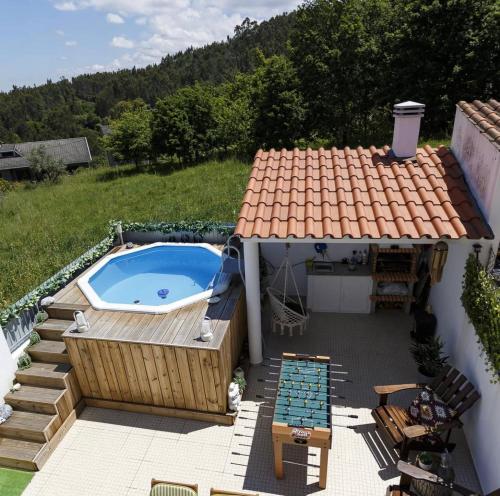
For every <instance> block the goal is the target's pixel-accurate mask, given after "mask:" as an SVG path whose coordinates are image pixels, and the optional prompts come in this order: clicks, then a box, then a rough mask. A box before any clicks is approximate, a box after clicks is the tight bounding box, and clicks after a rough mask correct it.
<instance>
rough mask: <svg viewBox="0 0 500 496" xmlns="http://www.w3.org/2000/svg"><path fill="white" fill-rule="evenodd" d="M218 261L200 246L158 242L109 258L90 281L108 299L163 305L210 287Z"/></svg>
mask: <svg viewBox="0 0 500 496" xmlns="http://www.w3.org/2000/svg"><path fill="white" fill-rule="evenodd" d="M220 263H221V260H220V257H219V256H218V255H217V254H216V253H213V252H211V251H210V250H208V249H206V248H203V247H197V246H174V245H164V246H157V247H154V248H149V249H146V250H142V251H137V252H133V253H129V254H125V255H123V256H120V257H118V258H114V259H112V260H109V261H108V262H107V264H106V265H105V266H104V267H102V268H101V269H100V270H98V271H97V272H96V273H95V274H94V275H93V276H91V277H90V279H89V284H90V286H91V287H92V289H93V290H94V291H95V292H96V293H97V295H98V296H99V297H100V298H101V300H103V301H105V302H108V303H122V304H129V305H130V304H135V305H152V306H156V305H166V304H170V303H174V302H176V301H179V300H182V299H184V298H188V297H190V296H193V295H195V294H197V293H201V292H203V291H206V290H208V289H210V288H211V287H213V285H214V278H215V279H216V274H218V272H219V269H220ZM215 282H217V281H215ZM162 290H165V291H162ZM162 296H163V297H162Z"/></svg>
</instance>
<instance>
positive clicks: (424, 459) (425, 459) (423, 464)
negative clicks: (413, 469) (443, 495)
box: [417, 451, 433, 471]
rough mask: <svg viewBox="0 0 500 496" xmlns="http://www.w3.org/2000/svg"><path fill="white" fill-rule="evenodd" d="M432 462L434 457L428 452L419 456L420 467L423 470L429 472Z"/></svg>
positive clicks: (423, 452)
mask: <svg viewBox="0 0 500 496" xmlns="http://www.w3.org/2000/svg"><path fill="white" fill-rule="evenodd" d="M432 462H433V459H432V455H431V454H430V453H428V452H427V451H422V453H419V454H418V456H417V463H418V466H419V467H420V468H421V469H422V470H427V471H429V470H430V469H431V468H432Z"/></svg>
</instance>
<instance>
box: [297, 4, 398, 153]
mask: <svg viewBox="0 0 500 496" xmlns="http://www.w3.org/2000/svg"><path fill="white" fill-rule="evenodd" d="M390 19H391V5H390V2H389V0H345V1H338V0H308V1H306V2H305V3H304V4H303V5H302V6H301V7H299V9H298V12H297V21H296V24H295V28H294V30H293V31H292V35H291V46H292V50H291V56H292V60H293V62H294V64H295V67H296V68H297V73H298V77H299V79H300V82H301V90H302V93H303V95H304V98H305V101H306V102H307V104H308V115H307V126H306V127H307V130H308V132H309V134H310V135H312V136H313V137H314V136H318V135H319V136H322V137H329V138H331V139H332V141H334V142H335V143H336V144H337V145H340V146H342V145H349V144H351V145H355V144H357V143H358V142H359V141H363V142H365V143H366V142H367V141H368V140H371V139H373V138H374V136H373V134H378V133H379V132H380V130H381V129H383V127H384V125H387V124H385V123H384V117H381V116H383V115H384V109H385V106H386V105H387V104H389V103H390V98H389V99H388V98H387V95H386V93H385V88H386V85H387V69H386V68H387V57H386V53H385V38H386V36H387V33H388V32H389V31H390V30H391V29H392V27H390V28H389V26H391V22H390ZM374 131H375V132H374Z"/></svg>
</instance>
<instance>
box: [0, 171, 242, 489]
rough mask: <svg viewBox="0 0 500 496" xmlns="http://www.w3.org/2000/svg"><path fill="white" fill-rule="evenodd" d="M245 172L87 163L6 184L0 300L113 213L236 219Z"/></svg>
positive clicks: (78, 247) (28, 283)
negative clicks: (47, 179)
mask: <svg viewBox="0 0 500 496" xmlns="http://www.w3.org/2000/svg"><path fill="white" fill-rule="evenodd" d="M249 172H250V165H248V164H243V163H241V162H237V161H224V162H207V163H205V164H202V165H198V166H196V167H191V168H187V169H184V170H179V171H175V172H171V173H169V172H168V170H167V169H165V170H162V169H151V170H146V171H143V172H137V171H136V170H135V169H134V167H132V166H124V167H120V168H119V169H110V168H102V169H90V170H89V169H86V170H80V171H79V172H78V173H77V174H76V175H74V176H68V177H65V178H64V179H63V181H62V182H61V183H60V184H56V185H40V186H37V187H36V188H34V189H28V188H24V187H21V188H19V189H17V190H16V191H14V192H10V193H9V194H8V195H7V196H6V197H5V198H4V200H3V201H1V203H0V308H2V307H4V306H6V305H8V304H10V303H13V302H14V301H16V300H17V299H19V298H20V297H21V296H23V295H24V294H25V293H26V292H27V291H29V290H31V289H32V288H34V287H36V286H37V285H38V284H40V283H41V282H43V281H44V280H45V279H46V278H47V277H49V276H50V275H52V274H53V273H54V272H56V271H57V270H59V269H60V268H61V267H63V266H64V265H66V264H67V263H69V262H70V261H71V260H73V259H75V258H76V257H78V256H79V255H80V254H82V253H83V252H84V251H85V250H87V249H88V248H90V247H91V246H93V245H94V244H95V243H97V242H98V241H100V240H101V239H102V238H103V237H104V235H105V234H106V229H107V224H108V221H110V220H112V219H122V220H126V221H176V220H217V221H234V220H235V219H236V217H237V215H238V212H239V208H240V204H241V199H242V197H243V193H244V190H245V187H246V183H247V180H248V174H249ZM0 494H2V496H3V493H1V492H0Z"/></svg>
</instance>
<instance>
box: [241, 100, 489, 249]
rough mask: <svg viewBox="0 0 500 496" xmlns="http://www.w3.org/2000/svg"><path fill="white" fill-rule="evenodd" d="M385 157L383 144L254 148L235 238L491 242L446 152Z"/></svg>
mask: <svg viewBox="0 0 500 496" xmlns="http://www.w3.org/2000/svg"><path fill="white" fill-rule="evenodd" d="M488 109H489V107H488ZM490 114H491V112H490ZM388 152H389V148H388V147H384V148H383V149H377V148H375V147H370V148H369V149H364V148H361V147H358V148H356V149H351V148H344V149H337V148H332V149H329V150H325V149H323V148H320V149H319V150H311V149H307V150H298V149H294V150H281V151H277V150H270V151H268V152H266V151H262V150H259V151H258V152H257V154H256V156H255V162H254V166H253V169H252V172H251V174H250V179H249V181H248V187H247V191H246V193H245V196H244V197H243V204H242V207H241V211H240V215H239V220H238V224H237V226H236V234H238V235H240V236H242V237H243V238H251V237H259V238H267V237H276V238H281V239H285V238H288V237H298V238H307V237H311V238H316V239H321V238H343V237H351V238H362V237H366V238H374V239H378V238H381V237H389V238H395V239H397V238H401V237H407V238H410V239H418V238H431V239H438V238H450V239H457V238H461V237H468V238H471V239H479V238H490V237H491V235H492V233H491V229H490V228H489V226H488V225H487V224H486V222H485V221H484V219H483V217H482V215H481V213H480V211H479V210H478V208H477V206H476V204H475V202H474V200H473V198H472V196H471V194H470V192H469V190H468V188H467V186H466V183H465V180H464V175H463V172H462V170H461V168H460V166H459V165H458V163H457V161H456V159H455V157H454V156H453V154H452V153H451V152H450V151H449V150H448V149H447V148H444V147H441V148H439V149H437V150H436V149H433V148H431V147H429V146H425V147H424V148H419V149H418V150H417V154H416V157H415V159H413V160H406V161H404V162H397V161H395V160H394V159H393V158H391V156H390V155H389V154H388Z"/></svg>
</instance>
